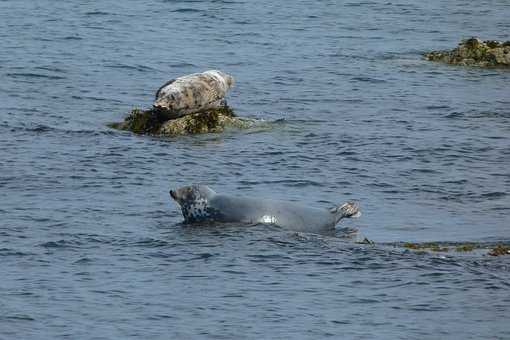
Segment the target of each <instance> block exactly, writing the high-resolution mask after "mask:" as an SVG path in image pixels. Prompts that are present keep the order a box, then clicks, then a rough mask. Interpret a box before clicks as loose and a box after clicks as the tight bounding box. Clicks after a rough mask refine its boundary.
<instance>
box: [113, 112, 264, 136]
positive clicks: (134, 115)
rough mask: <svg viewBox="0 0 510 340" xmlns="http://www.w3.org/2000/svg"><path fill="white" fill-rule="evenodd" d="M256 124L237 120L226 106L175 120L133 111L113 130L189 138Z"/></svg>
mask: <svg viewBox="0 0 510 340" xmlns="http://www.w3.org/2000/svg"><path fill="white" fill-rule="evenodd" d="M254 123H255V121H253V120H251V119H246V118H239V117H237V116H236V115H235V114H234V112H233V111H232V109H231V108H229V107H228V106H224V107H221V108H217V109H210V110H207V111H203V112H197V113H192V114H188V115H185V116H183V117H178V118H175V117H174V116H173V115H171V114H169V113H168V111H165V110H158V109H149V110H140V109H133V110H132V111H131V112H130V114H129V115H128V116H127V117H126V118H125V119H124V121H123V122H120V123H112V124H110V125H109V126H110V127H112V128H115V129H119V130H127V131H132V132H134V133H138V134H150V135H163V136H178V135H187V134H198V133H210V132H215V133H218V132H223V131H225V130H226V129H229V128H238V129H244V128H250V127H252V126H253V125H254Z"/></svg>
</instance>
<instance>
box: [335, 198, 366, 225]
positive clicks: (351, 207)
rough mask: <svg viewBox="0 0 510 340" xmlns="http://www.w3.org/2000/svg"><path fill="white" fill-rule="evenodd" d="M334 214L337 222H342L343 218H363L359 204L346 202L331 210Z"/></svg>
mask: <svg viewBox="0 0 510 340" xmlns="http://www.w3.org/2000/svg"><path fill="white" fill-rule="evenodd" d="M329 211H330V212H331V213H332V214H335V217H336V222H337V223H338V221H340V220H341V219H342V218H345V217H349V218H357V217H360V216H361V211H360V210H359V203H358V202H353V201H351V202H345V203H343V204H342V205H340V206H338V207H334V208H331V209H330V210H329Z"/></svg>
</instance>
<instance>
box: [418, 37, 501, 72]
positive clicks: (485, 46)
mask: <svg viewBox="0 0 510 340" xmlns="http://www.w3.org/2000/svg"><path fill="white" fill-rule="evenodd" d="M425 58H426V59H427V60H431V61H439V62H444V63H447V64H452V65H462V66H479V67H497V66H499V67H501V66H503V67H508V66H510V41H506V42H500V41H495V40H486V41H482V40H480V39H478V38H471V39H467V40H464V41H462V42H461V43H460V44H459V46H457V47H456V48H454V49H453V50H446V51H432V52H429V53H425Z"/></svg>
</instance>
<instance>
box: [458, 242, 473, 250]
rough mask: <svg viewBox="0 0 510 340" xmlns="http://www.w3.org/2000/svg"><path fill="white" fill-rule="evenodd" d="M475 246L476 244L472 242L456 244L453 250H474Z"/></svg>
mask: <svg viewBox="0 0 510 340" xmlns="http://www.w3.org/2000/svg"><path fill="white" fill-rule="evenodd" d="M475 248H476V246H475V245H474V244H473V243H463V244H458V245H457V246H456V247H455V250H456V251H458V252H468V251H473V250H475Z"/></svg>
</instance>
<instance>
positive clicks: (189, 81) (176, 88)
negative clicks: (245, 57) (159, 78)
mask: <svg viewBox="0 0 510 340" xmlns="http://www.w3.org/2000/svg"><path fill="white" fill-rule="evenodd" d="M233 84H234V78H233V77H232V76H230V75H228V74H226V73H224V72H221V71H218V70H209V71H205V72H203V73H193V74H189V75H187V76H183V77H179V78H176V79H173V80H170V81H169V82H167V83H165V84H164V85H163V86H161V87H160V88H159V89H158V91H157V92H156V99H155V101H154V104H153V106H154V108H155V109H158V110H165V111H170V112H172V113H173V114H175V115H176V116H177V117H180V116H184V115H187V114H190V113H196V112H201V111H206V110H209V109H215V108H220V107H223V106H225V105H226V101H225V95H226V94H227V91H228V90H229V89H230V88H231V87H232V86H233Z"/></svg>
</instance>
